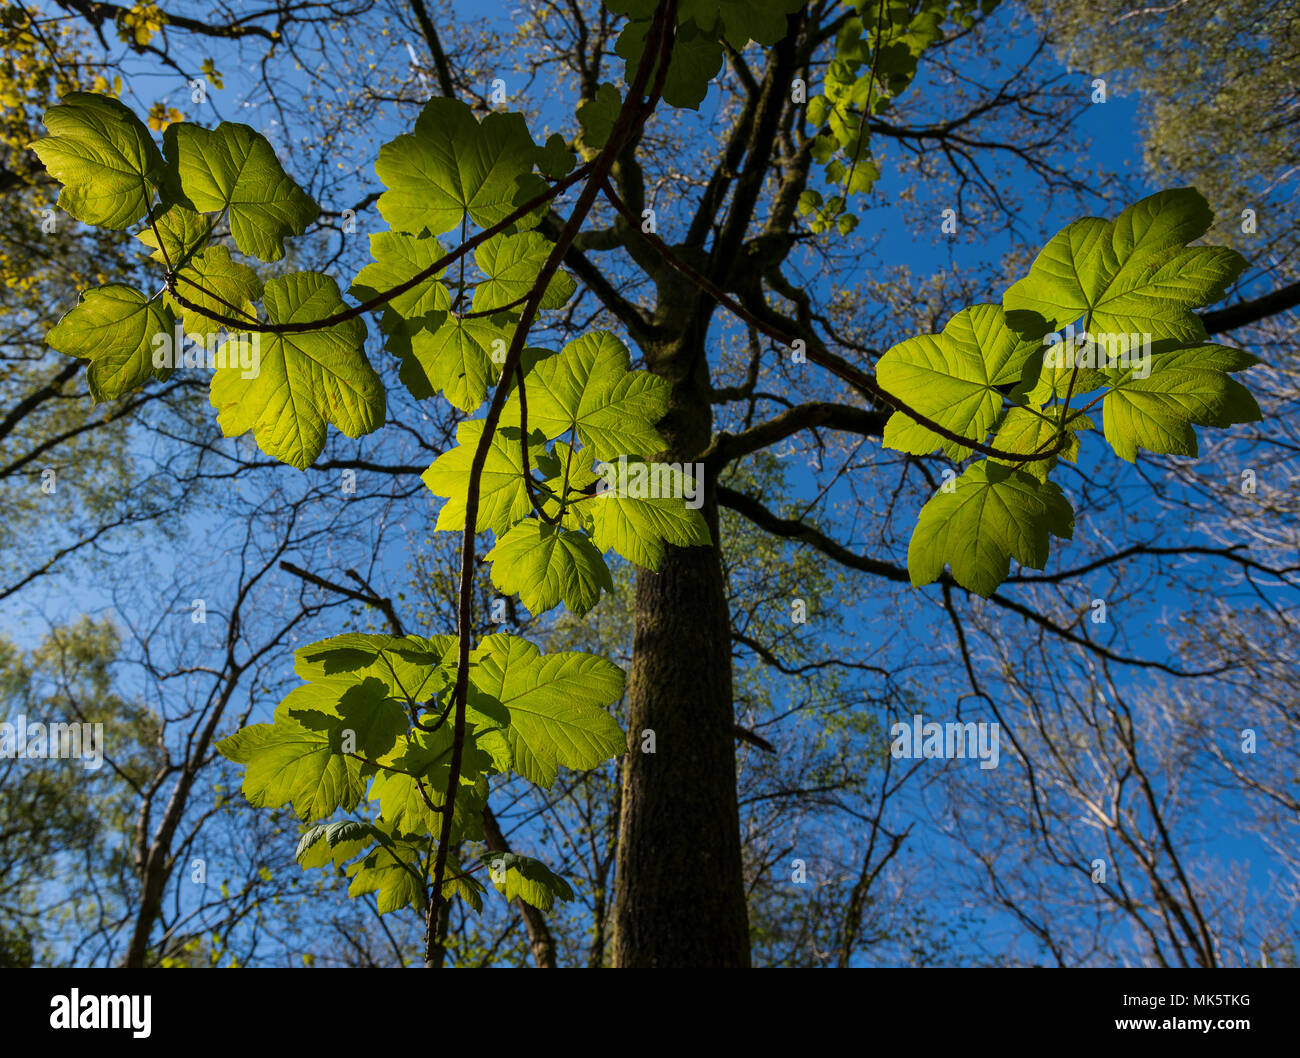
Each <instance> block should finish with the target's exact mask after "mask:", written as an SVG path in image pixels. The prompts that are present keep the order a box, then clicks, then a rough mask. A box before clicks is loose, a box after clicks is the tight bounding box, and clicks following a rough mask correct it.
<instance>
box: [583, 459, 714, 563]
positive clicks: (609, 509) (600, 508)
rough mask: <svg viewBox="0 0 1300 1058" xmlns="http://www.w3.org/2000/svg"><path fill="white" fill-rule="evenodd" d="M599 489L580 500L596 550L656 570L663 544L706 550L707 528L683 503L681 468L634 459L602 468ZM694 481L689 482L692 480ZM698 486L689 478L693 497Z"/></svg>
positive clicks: (699, 487) (684, 502)
mask: <svg viewBox="0 0 1300 1058" xmlns="http://www.w3.org/2000/svg"><path fill="white" fill-rule="evenodd" d="M606 466H607V470H606V474H605V476H604V481H603V483H602V486H601V491H599V492H597V494H596V495H595V496H593V497H592V498H591V499H590V500H584V501H583V502H582V505H581V506H582V508H583V511H584V513H585V514H587V515H589V516H590V518H591V522H592V539H593V541H594V542H595V544H596V546H597V547H598V548H600V550H602V551H610V550H613V551H616V552H617V553H618V554H620V555H622V556H623V557H624V558H625V559H627V560H628V561H629V562H635V563H636V564H637V565H638V566H643V567H644V568H646V569H649V570H657V569H658V568H659V562H660V560H661V559H662V558H663V553H664V545H665V544H674V545H676V546H677V547H692V546H708V544H709V543H710V539H709V527H708V524H707V523H706V522H705V521H704V516H703V515H702V514H700V512H699V509H698V508H692V507H688V506H687V505H686V491H687V489H686V482H685V480H684V475H683V472H682V471H681V469H679V468H677V467H674V466H673V465H672V464H669V463H645V462H642V461H640V460H627V461H620V462H619V463H617V464H606ZM693 480H694V479H693ZM701 488H703V482H700V481H698V480H694V484H693V485H692V491H693V492H694V493H695V494H696V495H697V496H698V494H699V493H698V490H699V489H701Z"/></svg>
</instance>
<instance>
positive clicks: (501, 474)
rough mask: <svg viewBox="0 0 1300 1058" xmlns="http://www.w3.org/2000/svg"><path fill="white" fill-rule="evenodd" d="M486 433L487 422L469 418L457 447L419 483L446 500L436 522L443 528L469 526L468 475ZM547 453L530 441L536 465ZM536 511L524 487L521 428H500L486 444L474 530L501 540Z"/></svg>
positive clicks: (458, 436)
mask: <svg viewBox="0 0 1300 1058" xmlns="http://www.w3.org/2000/svg"><path fill="white" fill-rule="evenodd" d="M482 435H483V421H482V420H481V419H470V420H469V421H467V422H463V423H461V424H460V426H458V427H457V428H456V447H455V448H453V449H451V450H450V451H447V452H444V453H443V454H442V455H440V456H439V457H438V458H437V459H436V460H434V462H433V465H432V466H430V467H429V469H428V470H426V471H425V472H424V474H423V475H421V480H423V482H424V483H425V485H426V486H428V488H429V491H430V492H432V493H433V494H434V495H435V496H445V497H447V502H446V503H445V504H443V506H442V510H441V511H439V512H438V521H437V523H436V525H435V526H434V528H435V529H440V530H452V531H456V530H460V529H464V528H465V494H466V491H467V489H468V487H469V471H470V467H471V464H472V463H473V460H474V452H475V450H476V449H477V447H478V442H479V438H480V437H481V436H482ZM544 453H545V449H543V448H542V446H541V445H540V444H538V443H537V442H536V441H530V442H529V460H530V462H531V463H532V464H533V465H536V462H537V459H538V457H539V456H542V455H544ZM530 513H532V504H531V502H530V501H529V499H528V491H527V487H526V486H525V484H524V462H523V453H522V451H521V450H520V437H519V430H518V429H517V428H513V427H509V426H498V427H497V429H496V430H495V431H494V432H493V434H492V440H491V441H490V442H489V444H488V450H487V459H486V461H485V462H484V464H483V473H482V475H481V477H480V482H479V505H478V519H477V525H476V526H475V531H476V532H482V531H483V530H484V529H491V530H492V532H494V533H495V534H496V535H497V536H498V537H501V536H504V535H505V533H506V531H507V530H508V529H509V528H510V527H511V526H512V525H514V524H515V522H517V521H520V520H521V519H523V518H526V517H527V516H528V515H529V514H530Z"/></svg>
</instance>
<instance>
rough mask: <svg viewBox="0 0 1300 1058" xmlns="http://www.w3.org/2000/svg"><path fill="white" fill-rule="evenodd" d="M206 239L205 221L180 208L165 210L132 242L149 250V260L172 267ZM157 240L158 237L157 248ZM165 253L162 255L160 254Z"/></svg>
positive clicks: (199, 214) (198, 215)
mask: <svg viewBox="0 0 1300 1058" xmlns="http://www.w3.org/2000/svg"><path fill="white" fill-rule="evenodd" d="M207 235H208V218H207V217H205V216H204V215H203V214H202V213H196V212H194V210H192V209H186V208H185V207H184V206H175V205H173V206H168V207H167V208H166V209H165V210H163V211H162V212H161V213H158V214H157V215H156V216H155V217H154V218H153V224H152V225H150V226H148V227H144V228H141V229H140V231H138V232H137V233H136V236H135V237H136V238H137V239H139V240H140V241H141V242H142V243H144V244H145V245H146V246H148V247H149V248H150V249H152V250H153V253H151V254H150V255H149V256H150V257H152V258H153V259H154V260H155V261H158V262H159V263H161V264H165V263H168V262H170V263H171V265H172V266H173V267H175V266H176V265H177V264H179V263H180V262H181V260H183V259H184V258H185V257H186V256H187V255H188V254H190V253H191V252H192V251H194V250H195V249H196V248H197V247H198V245H199V243H201V242H202V241H203V240H204V239H205V238H207ZM159 236H161V237H162V242H161V245H160V244H159ZM164 251H165V252H164Z"/></svg>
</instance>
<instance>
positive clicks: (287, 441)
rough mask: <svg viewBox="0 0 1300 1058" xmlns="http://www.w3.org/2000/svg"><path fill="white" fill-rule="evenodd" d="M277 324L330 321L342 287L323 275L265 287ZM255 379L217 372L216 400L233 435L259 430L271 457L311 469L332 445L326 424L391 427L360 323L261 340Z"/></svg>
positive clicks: (356, 431) (356, 429) (296, 276)
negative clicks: (386, 421) (385, 424)
mask: <svg viewBox="0 0 1300 1058" xmlns="http://www.w3.org/2000/svg"><path fill="white" fill-rule="evenodd" d="M263 304H264V305H265V306H266V312H267V316H268V317H269V319H270V322H271V323H273V324H278V323H295V322H310V321H313V320H320V319H324V318H326V317H327V316H329V315H331V314H332V313H335V312H338V311H340V310H342V309H343V308H344V305H343V300H342V298H340V297H339V288H338V285H337V284H336V283H335V282H334V280H333V279H331V278H330V277H329V276H326V275H321V274H320V273H318V272H294V273H292V274H290V275H287V276H279V277H277V278H275V279H272V280H271V281H270V282H268V283H267V284H266V294H265V296H264V298H263ZM260 337H261V339H262V340H261V342H260V362H259V368H258V371H257V374H256V376H255V377H253V378H243V377H242V372H241V371H240V369H238V368H232V367H227V368H218V369H217V372H216V374H215V375H214V376H213V378H212V392H211V402H212V406H213V407H214V408H216V409H217V410H218V413H219V414H218V416H217V422H218V424H219V425H220V426H221V429H222V432H223V433H225V435H226V436H227V437H234V436H237V435H238V434H242V433H244V432H245V431H247V430H252V431H253V436H254V437H255V438H256V439H257V444H258V446H259V447H260V448H261V449H262V451H263V452H265V453H266V454H267V455H270V456H274V457H275V458H276V459H279V460H281V461H282V462H285V463H288V464H290V465H291V466H295V467H298V468H299V469H300V470H301V469H306V468H307V467H309V466H311V464H312V462H313V461H314V460H315V459H316V457H317V456H318V455H320V452H321V449H322V448H324V446H325V424H326V423H327V422H330V423H333V424H334V425H335V426H337V427H338V428H339V429H340V430H342V431H343V433H345V434H346V435H347V436H348V437H361V436H362V435H363V434H367V433H370V432H371V431H372V430H376V429H378V428H379V427H380V426H382V425H383V422H384V388H383V385H382V383H381V382H380V381H379V376H378V375H376V374H375V372H374V369H373V368H371V366H370V362H369V361H368V360H367V359H366V354H365V350H364V349H363V348H362V343H363V342H364V341H365V337H366V325H365V324H364V323H363V322H362V321H361V320H360V319H358V318H355V317H354V318H352V319H350V320H346V321H344V322H343V323H339V324H335V325H334V326H333V327H329V328H327V329H325V330H312V331H299V332H291V333H287V334H264V335H261V336H260Z"/></svg>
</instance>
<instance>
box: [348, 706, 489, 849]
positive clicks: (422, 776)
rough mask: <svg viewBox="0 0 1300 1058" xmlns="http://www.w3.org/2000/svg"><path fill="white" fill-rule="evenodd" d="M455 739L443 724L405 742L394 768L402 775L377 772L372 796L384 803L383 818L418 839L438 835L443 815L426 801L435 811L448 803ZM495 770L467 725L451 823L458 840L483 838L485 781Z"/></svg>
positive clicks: (383, 771) (472, 729) (417, 734)
mask: <svg viewBox="0 0 1300 1058" xmlns="http://www.w3.org/2000/svg"><path fill="white" fill-rule="evenodd" d="M427 719H428V717H426V720H427ZM452 734H453V730H452V725H451V724H450V723H446V724H443V725H442V726H441V727H440V728H438V730H437V731H416V732H414V734H413V735H412V736H411V737H408V738H406V739H404V745H405V749H404V751H403V752H402V753H401V754H399V755H396V756H394V757H393V758H392V759H391V761H390V765H391V767H393V768H397V769H400V770H397V771H389V770H383V769H381V770H379V771H377V772H376V773H375V777H374V779H373V781H372V782H371V784H370V795H369V796H370V799H371V800H377V801H378V802H379V805H380V812H381V814H382V815H383V818H384V819H385V820H386V821H387V822H388V823H390V824H391V825H392V826H395V827H400V828H402V829H403V830H409V831H411V832H413V833H416V834H437V833H438V832H439V829H440V820H439V817H438V814H437V813H435V812H432V811H430V809H429V805H428V804H426V803H425V800H424V799H425V797H428V799H429V802H430V803H432V804H433V806H434V808H441V807H442V806H443V805H444V804H446V803H447V787H448V784H449V781H450V779H451V751H452ZM494 734H499V733H494ZM507 766H508V764H507ZM494 770H496V765H495V762H494V761H493V758H492V756H491V755H490V754H489V753H487V752H485V751H484V750H483V749H481V748H480V747H479V746H478V740H477V732H476V731H475V725H473V724H467V725H466V736H465V743H464V745H463V747H462V749H461V774H460V781H459V784H458V788H457V791H456V807H455V812H454V817H453V820H452V823H453V826H452V840H453V841H461V840H469V841H478V840H481V839H482V836H483V833H482V830H483V806H484V804H485V803H486V801H487V783H486V780H485V779H484V778H483V776H485V775H487V774H489V773H491V772H492V771H494ZM417 780H418V781H417ZM421 784H422V785H423V792H421Z"/></svg>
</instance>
